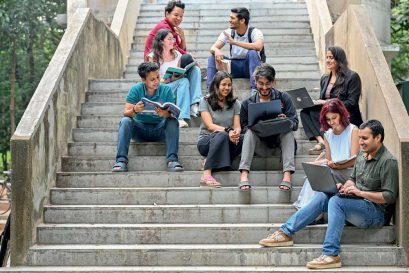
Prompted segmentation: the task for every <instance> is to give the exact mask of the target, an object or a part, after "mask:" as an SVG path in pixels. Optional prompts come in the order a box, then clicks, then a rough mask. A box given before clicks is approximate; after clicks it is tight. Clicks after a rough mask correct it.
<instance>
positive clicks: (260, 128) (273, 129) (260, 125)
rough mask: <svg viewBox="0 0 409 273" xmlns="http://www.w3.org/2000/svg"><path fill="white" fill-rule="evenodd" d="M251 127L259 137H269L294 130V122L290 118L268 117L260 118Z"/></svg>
mask: <svg viewBox="0 0 409 273" xmlns="http://www.w3.org/2000/svg"><path fill="white" fill-rule="evenodd" d="M250 129H251V130H252V131H253V132H254V133H255V134H256V135H257V136H259V137H269V136H273V135H279V134H283V133H288V132H290V131H292V130H293V123H292V122H291V120H290V119H289V118H275V119H267V120H260V121H259V122H257V123H256V124H254V125H253V126H252V127H251V128H250Z"/></svg>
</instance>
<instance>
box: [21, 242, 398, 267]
mask: <svg viewBox="0 0 409 273" xmlns="http://www.w3.org/2000/svg"><path fill="white" fill-rule="evenodd" d="M342 250H343V251H342V257H343V263H344V265H346V266H365V265H370V266H377V265H381V266H398V265H402V264H403V261H402V260H403V258H402V256H403V254H402V252H403V250H402V249H401V248H398V247H395V246H391V245H380V246H367V245H359V244H350V245H348V244H345V245H343V249H342ZM300 254H301V255H300ZM320 255H321V245H313V244H312V245H296V246H294V247H286V248H262V247H260V246H258V245H255V244H252V245H245V244H238V245H210V244H209V245H108V246H105V245H62V246H60V245H35V246H33V247H32V248H31V249H30V250H29V254H28V257H27V260H28V264H29V265H38V266H53V265H64V266H71V265H76V266H78V265H85V266H90V265H98V266H107V265H109V266H114V265H118V266H120V265H124V264H126V265H138V266H140V265H155V266H165V265H166V266H205V265H206V266H210V265H211V266H256V265H257V266H290V265H291V266H302V265H305V264H306V263H307V262H309V261H310V260H312V259H314V258H317V257H318V256H320ZM364 257H365V258H364Z"/></svg>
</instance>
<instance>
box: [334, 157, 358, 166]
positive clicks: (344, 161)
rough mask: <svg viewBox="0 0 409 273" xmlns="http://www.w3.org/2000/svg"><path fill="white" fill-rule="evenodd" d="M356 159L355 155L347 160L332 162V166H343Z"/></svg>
mask: <svg viewBox="0 0 409 273" xmlns="http://www.w3.org/2000/svg"><path fill="white" fill-rule="evenodd" d="M355 158H356V155H353V156H351V157H350V158H348V159H344V160H340V161H334V164H345V163H347V162H349V161H351V160H354V159H355Z"/></svg>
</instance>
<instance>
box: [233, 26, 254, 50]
mask: <svg viewBox="0 0 409 273" xmlns="http://www.w3.org/2000/svg"><path fill="white" fill-rule="evenodd" d="M253 29H254V27H249V31H248V32H247V39H248V40H249V43H252V41H251V33H252V32H253ZM235 34H236V32H235V31H234V29H232V30H231V33H230V36H231V38H232V39H234V36H235ZM231 49H232V45H230V57H231Z"/></svg>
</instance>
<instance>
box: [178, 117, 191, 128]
mask: <svg viewBox="0 0 409 273" xmlns="http://www.w3.org/2000/svg"><path fill="white" fill-rule="evenodd" d="M178 121H179V128H188V127H189V124H187V122H186V121H184V120H183V119H178Z"/></svg>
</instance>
